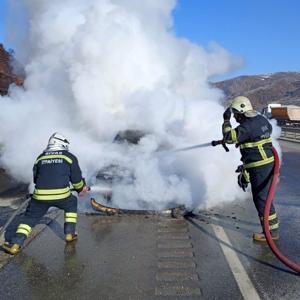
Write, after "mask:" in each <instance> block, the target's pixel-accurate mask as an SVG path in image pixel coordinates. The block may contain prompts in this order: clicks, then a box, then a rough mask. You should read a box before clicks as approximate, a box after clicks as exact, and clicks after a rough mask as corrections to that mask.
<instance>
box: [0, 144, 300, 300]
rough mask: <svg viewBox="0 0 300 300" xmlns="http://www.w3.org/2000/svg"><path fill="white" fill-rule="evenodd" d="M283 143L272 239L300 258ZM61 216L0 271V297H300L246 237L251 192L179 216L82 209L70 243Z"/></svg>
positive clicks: (292, 148) (293, 164)
mask: <svg viewBox="0 0 300 300" xmlns="http://www.w3.org/2000/svg"><path fill="white" fill-rule="evenodd" d="M282 146H283V151H284V153H283V164H282V168H281V180H280V184H279V187H278V190H277V194H276V197H275V205H276V208H277V210H278V213H279V215H280V220H281V227H280V236H281V238H280V240H279V242H278V243H277V244H278V246H279V248H280V249H281V250H282V252H283V253H285V254H287V255H288V256H289V257H290V258H291V259H292V260H294V261H297V262H298V263H299V264H300V256H299V253H300V251H299V249H300V241H299V240H298V237H300V234H299V231H300V203H299V200H298V199H299V198H298V197H299V195H300V184H299V178H300V176H299V175H300V144H293V143H288V142H283V143H282ZM62 222H63V218H62V216H60V217H59V218H57V219H56V220H55V221H53V222H52V223H50V224H49V225H48V226H47V227H46V229H45V230H44V231H42V232H41V233H40V234H39V235H38V236H37V237H36V238H35V239H34V240H33V241H32V242H31V243H30V244H29V245H27V247H25V248H24V250H23V252H21V253H20V254H19V255H17V256H16V257H14V258H11V259H10V262H9V263H8V264H7V265H6V266H5V267H3V268H2V269H1V270H0V280H1V281H0V282H1V285H0V298H1V299H251V300H252V299H300V281H299V280H300V279H299V276H298V275H295V274H294V273H293V272H291V271H290V270H288V269H287V268H286V267H285V266H283V265H282V264H281V263H280V262H279V261H277V259H276V258H275V257H274V255H273V254H272V253H271V252H270V251H269V248H268V246H267V245H261V244H257V243H254V242H253V241H252V239H251V236H252V232H253V231H256V230H259V229H260V227H259V223H258V218H257V214H256V211H255V209H254V205H253V203H252V201H251V199H249V200H247V201H236V202H233V203H230V204H227V205H225V206H222V207H217V208H214V209H211V210H208V211H199V213H198V214H197V215H195V216H191V217H188V218H186V219H171V218H166V217H159V216H149V217H145V216H122V217H117V216H112V217H104V216H95V215H90V216H88V215H84V214H82V215H80V217H79V223H78V230H79V240H78V241H77V242H74V243H73V244H70V245H65V242H64V241H63V234H62Z"/></svg>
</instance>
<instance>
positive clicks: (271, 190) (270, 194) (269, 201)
mask: <svg viewBox="0 0 300 300" xmlns="http://www.w3.org/2000/svg"><path fill="white" fill-rule="evenodd" d="M272 151H273V155H274V159H275V162H274V173H273V178H272V182H271V185H270V188H269V192H268V197H267V200H266V206H265V211H264V232H265V236H266V239H267V242H268V245H269V247H270V249H271V250H272V252H273V253H274V255H275V256H276V257H277V258H278V259H279V260H280V261H281V262H282V263H283V264H284V265H286V266H287V267H289V268H290V269H292V270H293V271H295V272H297V273H300V265H298V264H296V263H294V262H292V261H291V260H289V259H288V258H287V257H286V256H284V255H283V254H282V252H281V251H280V250H279V249H278V247H277V246H276V244H275V242H274V241H273V239H272V236H271V233H270V228H269V215H270V209H271V205H272V202H273V198H274V194H275V191H276V186H277V183H278V177H279V156H278V153H277V150H276V149H275V148H274V147H272Z"/></svg>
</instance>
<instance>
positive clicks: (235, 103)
mask: <svg viewBox="0 0 300 300" xmlns="http://www.w3.org/2000/svg"><path fill="white" fill-rule="evenodd" d="M232 113H233V115H234V118H235V120H236V121H237V122H238V123H239V124H240V125H239V126H238V127H236V128H234V129H233V128H232V126H231V124H230V118H231V114H232ZM223 119H224V123H223V126H222V130H223V138H224V141H225V143H227V144H236V146H237V147H239V148H240V152H241V156H242V157H241V161H242V162H243V164H242V165H241V166H239V167H238V169H237V172H238V173H239V176H238V184H239V186H240V187H241V188H242V189H243V190H244V191H245V189H246V188H247V186H248V183H251V190H252V196H253V202H254V204H255V207H256V210H257V212H258V216H259V218H260V222H261V225H262V227H263V221H264V209H265V204H266V200H267V196H268V191H269V186H270V184H271V180H272V175H273V169H274V156H273V152H272V139H271V133H272V125H271V124H270V123H269V121H268V120H267V119H266V118H265V117H263V116H262V115H260V114H259V113H257V112H256V111H255V110H253V108H252V104H251V102H250V100H249V99H248V98H246V97H244V96H238V97H235V98H234V99H233V100H232V102H231V105H230V106H229V108H227V109H226V110H225V112H224V114H223ZM269 226H270V232H271V236H272V238H273V240H277V239H278V238H279V235H278V227H279V223H278V217H277V214H276V211H275V208H274V206H273V205H272V206H271V210H270V216H269ZM253 240H255V241H260V242H265V241H266V237H265V234H264V232H263V231H262V232H261V233H253Z"/></svg>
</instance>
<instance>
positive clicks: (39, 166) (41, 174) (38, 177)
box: [32, 150, 85, 201]
mask: <svg viewBox="0 0 300 300" xmlns="http://www.w3.org/2000/svg"><path fill="white" fill-rule="evenodd" d="M33 178H34V183H35V189H34V192H33V196H32V197H33V199H36V200H45V201H51V200H62V199H66V198H68V197H69V196H70V195H71V191H70V187H69V186H70V183H72V185H73V187H74V189H75V190H76V191H77V192H80V191H81V190H82V188H83V187H84V185H85V182H84V179H83V178H82V174H81V170H80V167H79V164H78V160H77V158H76V157H75V156H74V155H73V154H71V153H70V152H68V151H66V150H61V151H45V152H43V153H42V154H41V155H40V156H39V157H38V158H37V160H36V162H35V164H34V167H33Z"/></svg>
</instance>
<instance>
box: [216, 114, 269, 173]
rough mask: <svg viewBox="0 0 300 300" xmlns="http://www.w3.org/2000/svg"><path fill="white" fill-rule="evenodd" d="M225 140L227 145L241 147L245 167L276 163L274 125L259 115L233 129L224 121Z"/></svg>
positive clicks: (228, 122) (247, 119)
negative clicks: (273, 145) (273, 136)
mask: <svg viewBox="0 0 300 300" xmlns="http://www.w3.org/2000/svg"><path fill="white" fill-rule="evenodd" d="M222 129H223V138H224V141H225V143H227V144H237V145H238V146H239V147H240V151H241V155H242V158H241V160H242V161H243V163H244V167H245V168H246V169H247V168H254V167H259V166H263V165H266V164H269V163H272V162H273V161H274V157H273V153H272V139H271V133H272V125H271V124H270V123H269V121H268V120H267V119H266V118H265V117H263V116H261V115H257V116H255V117H253V118H246V120H245V121H244V122H243V123H242V124H240V125H239V126H238V127H236V128H235V129H233V128H232V127H231V124H230V121H224V123H223V126H222Z"/></svg>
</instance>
